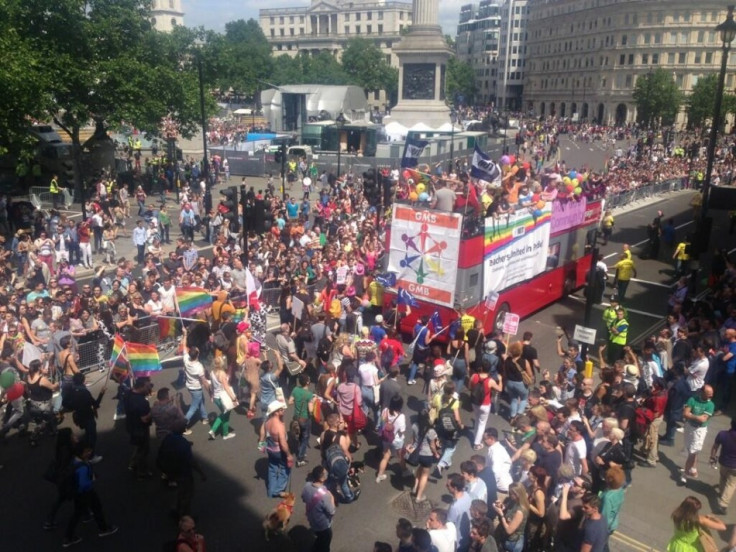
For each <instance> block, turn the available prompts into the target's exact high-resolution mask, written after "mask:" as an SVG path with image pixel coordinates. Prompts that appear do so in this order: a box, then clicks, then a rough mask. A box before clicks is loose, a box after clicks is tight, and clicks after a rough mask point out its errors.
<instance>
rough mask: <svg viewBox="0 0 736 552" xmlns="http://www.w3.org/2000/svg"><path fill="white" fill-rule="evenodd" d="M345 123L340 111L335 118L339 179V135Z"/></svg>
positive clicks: (338, 173)
mask: <svg viewBox="0 0 736 552" xmlns="http://www.w3.org/2000/svg"><path fill="white" fill-rule="evenodd" d="M344 125H345V115H343V114H342V112H341V113H340V114H339V115H338V116H337V118H336V119H335V127H336V128H337V180H338V181H339V180H340V153H341V151H340V150H341V148H340V135H341V134H342V127H343V126H344Z"/></svg>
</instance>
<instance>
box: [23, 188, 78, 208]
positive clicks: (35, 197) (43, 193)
mask: <svg viewBox="0 0 736 552" xmlns="http://www.w3.org/2000/svg"><path fill="white" fill-rule="evenodd" d="M62 195H63V198H64V207H65V208H66V209H69V207H71V206H72V203H74V198H73V197H72V194H71V193H70V192H69V189H68V188H64V189H62ZM28 196H29V197H30V200H31V203H32V204H33V206H34V207H35V208H36V209H41V208H42V207H53V205H54V198H53V194H52V193H51V192H49V189H48V187H46V186H31V189H30V190H29V192H28Z"/></svg>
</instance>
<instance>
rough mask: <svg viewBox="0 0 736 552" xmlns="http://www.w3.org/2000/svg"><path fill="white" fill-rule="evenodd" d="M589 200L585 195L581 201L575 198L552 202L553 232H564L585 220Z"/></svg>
mask: <svg viewBox="0 0 736 552" xmlns="http://www.w3.org/2000/svg"><path fill="white" fill-rule="evenodd" d="M586 207H587V201H586V200H585V198H584V197H581V198H580V201H575V200H574V199H567V200H557V201H553V202H552V228H551V230H550V231H551V233H552V234H556V233H558V232H564V231H565V230H569V229H570V228H575V227H576V226H579V225H581V224H583V223H584V222H585V211H586Z"/></svg>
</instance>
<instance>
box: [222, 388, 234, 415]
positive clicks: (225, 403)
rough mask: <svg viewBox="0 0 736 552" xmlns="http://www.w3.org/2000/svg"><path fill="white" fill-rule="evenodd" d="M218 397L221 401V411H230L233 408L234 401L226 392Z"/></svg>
mask: <svg viewBox="0 0 736 552" xmlns="http://www.w3.org/2000/svg"><path fill="white" fill-rule="evenodd" d="M219 398H220V402H221V403H222V410H223V413H225V412H230V411H231V410H232V409H233V408H235V403H234V402H233V400H232V399H231V398H230V395H228V394H227V393H223V394H222V395H221V396H220V397H219Z"/></svg>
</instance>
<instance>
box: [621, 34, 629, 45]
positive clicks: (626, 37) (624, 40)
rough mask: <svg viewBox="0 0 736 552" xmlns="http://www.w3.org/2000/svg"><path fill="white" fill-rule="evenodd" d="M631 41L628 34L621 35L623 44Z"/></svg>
mask: <svg viewBox="0 0 736 552" xmlns="http://www.w3.org/2000/svg"><path fill="white" fill-rule="evenodd" d="M628 43H629V37H628V35H623V36H622V37H621V46H626V45H627V44H628Z"/></svg>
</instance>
